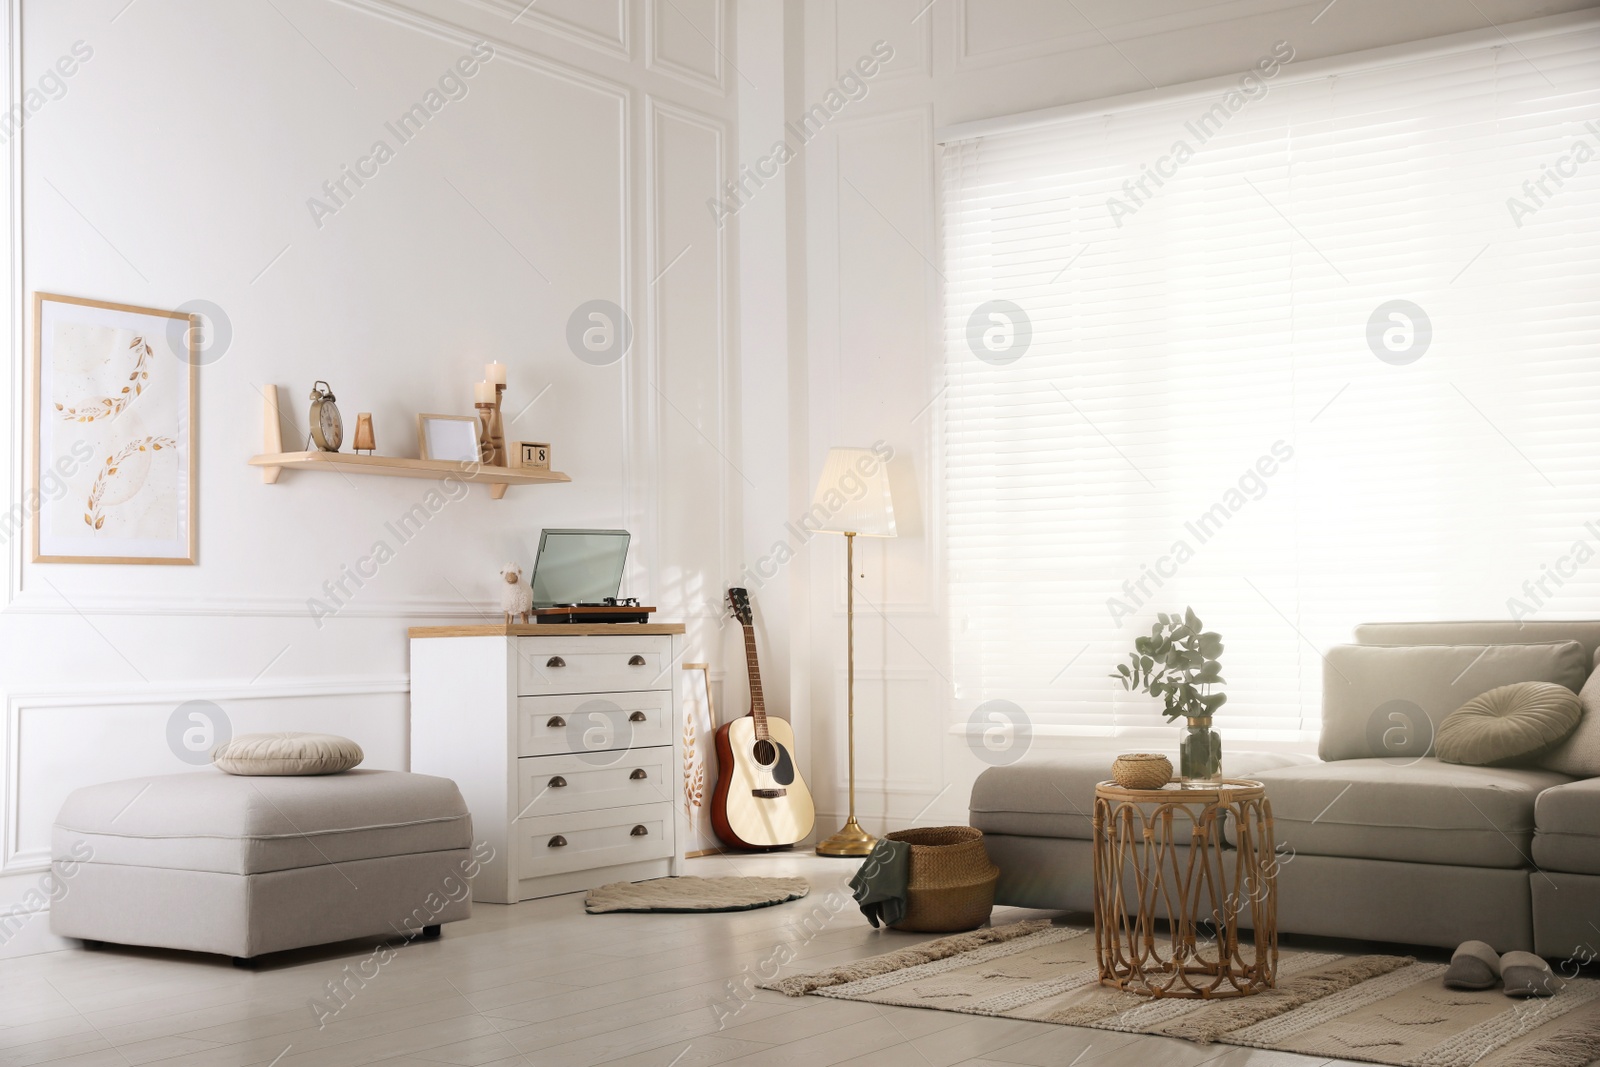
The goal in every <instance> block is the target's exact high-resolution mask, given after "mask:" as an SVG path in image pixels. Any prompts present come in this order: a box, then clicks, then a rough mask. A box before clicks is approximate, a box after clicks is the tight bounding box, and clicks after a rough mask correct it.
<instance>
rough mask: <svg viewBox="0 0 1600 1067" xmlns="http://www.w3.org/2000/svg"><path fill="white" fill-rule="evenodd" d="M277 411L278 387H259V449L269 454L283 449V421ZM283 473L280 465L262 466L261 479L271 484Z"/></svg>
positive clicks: (273, 454) (271, 454) (275, 453)
mask: <svg viewBox="0 0 1600 1067" xmlns="http://www.w3.org/2000/svg"><path fill="white" fill-rule="evenodd" d="M280 418H282V416H281V415H280V413H279V411H278V387H277V386H276V385H267V386H263V387H262V389H261V451H262V452H264V453H265V454H267V455H269V456H275V455H277V454H279V453H281V452H282V451H283V423H282V422H280V421H279V419H280ZM282 473H283V468H282V467H262V468H261V480H262V481H263V482H265V483H266V484H268V485H272V484H273V483H275V482H276V481H277V480H278V475H280V474H282Z"/></svg>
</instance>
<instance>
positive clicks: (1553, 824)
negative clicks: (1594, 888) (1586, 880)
mask: <svg viewBox="0 0 1600 1067" xmlns="http://www.w3.org/2000/svg"><path fill="white" fill-rule="evenodd" d="M1533 819H1534V823H1535V824H1536V825H1537V826H1538V830H1537V831H1536V832H1535V833H1534V835H1533V862H1534V863H1536V864H1538V865H1539V866H1540V867H1543V868H1547V869H1549V870H1552V871H1565V872H1567V873H1569V874H1600V778H1591V779H1589V780H1587V781H1583V782H1573V783H1571V784H1569V785H1558V786H1556V787H1555V788H1553V789H1546V790H1545V791H1544V792H1543V793H1540V794H1539V799H1538V800H1537V801H1536V802H1535V803H1534V806H1533Z"/></svg>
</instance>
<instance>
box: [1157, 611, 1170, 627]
mask: <svg viewBox="0 0 1600 1067" xmlns="http://www.w3.org/2000/svg"><path fill="white" fill-rule="evenodd" d="M1156 618H1158V619H1160V620H1161V625H1162V626H1165V625H1166V624H1167V620H1168V618H1169V616H1168V615H1167V613H1166V612H1164V611H1163V612H1161V613H1159V614H1158V615H1156Z"/></svg>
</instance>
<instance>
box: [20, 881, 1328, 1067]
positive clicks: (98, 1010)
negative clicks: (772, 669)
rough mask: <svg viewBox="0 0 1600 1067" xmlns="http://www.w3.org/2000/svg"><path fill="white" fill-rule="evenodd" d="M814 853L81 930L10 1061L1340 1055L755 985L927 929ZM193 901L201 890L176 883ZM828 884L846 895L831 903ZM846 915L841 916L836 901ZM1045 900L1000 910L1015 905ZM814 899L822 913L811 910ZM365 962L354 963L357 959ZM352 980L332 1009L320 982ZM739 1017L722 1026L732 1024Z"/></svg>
mask: <svg viewBox="0 0 1600 1067" xmlns="http://www.w3.org/2000/svg"><path fill="white" fill-rule="evenodd" d="M855 866H856V865H855V864H854V863H852V862H850V861H845V860H826V859H821V858H819V857H817V856H814V855H809V854H803V855H802V854H796V855H782V854H777V855H766V856H741V857H737V858H732V859H729V858H725V857H713V858H707V859H702V860H694V861H691V862H690V865H689V867H690V870H689V873H692V874H701V875H707V876H715V875H719V874H732V873H741V874H773V875H776V874H801V875H803V876H805V877H807V878H808V879H810V881H811V884H812V894H811V896H810V897H809V898H808V899H807V900H805V901H800V902H795V903H792V904H787V905H783V906H781V907H776V908H766V909H761V910H758V911H749V912H736V913H731V914H719V915H699V916H694V915H586V914H584V912H583V906H582V902H581V901H582V898H581V896H580V895H570V896H564V897H555V898H552V899H549V900H540V901H529V902H528V903H525V904H518V905H514V906H510V907H506V906H500V905H494V904H481V905H478V906H477V907H476V909H475V912H474V915H473V918H472V919H471V920H470V921H468V922H462V923H455V924H453V925H450V926H447V927H445V932H444V936H443V937H442V938H441V939H439V940H437V941H419V942H417V943H414V944H410V945H404V946H399V947H397V948H396V949H395V950H394V953H393V956H392V958H390V959H388V961H387V962H380V961H379V960H376V959H374V958H373V946H371V945H363V944H355V945H344V946H339V947H338V948H337V949H334V950H329V949H321V950H307V951H303V952H297V953H286V954H284V955H282V956H279V957H269V958H268V962H267V963H266V964H264V965H263V966H262V967H261V968H260V969H259V970H257V971H254V972H251V971H241V970H237V969H235V968H234V967H232V966H231V965H230V964H229V962H228V961H227V960H225V959H220V958H216V957H205V956H193V955H186V954H182V953H166V952H154V951H146V950H136V949H109V950H106V951H103V952H86V951H81V950H78V949H73V950H70V951H65V952H53V953H46V954H43V955H38V956H29V957H24V958H21V959H15V960H7V961H4V962H0V1067H11V1065H17V1067H21V1065H31V1064H51V1065H59V1067H68V1065H71V1067H90V1065H93V1067H102V1065H106V1067H129V1065H134V1064H148V1063H159V1064H162V1065H164V1067H167V1065H171V1067H177V1065H185V1067H187V1065H207V1067H210V1065H224V1067H239V1065H246V1064H274V1065H276V1067H348V1065H355V1064H383V1065H386V1067H421V1065H425V1064H426V1065H432V1067H438V1065H440V1064H462V1065H482V1067H514V1065H535V1067H579V1065H587V1064H602V1063H603V1064H615V1065H619V1067H622V1065H640V1067H646V1065H648V1067H692V1065H696V1064H738V1065H746V1064H762V1065H767V1064H794V1065H796V1067H826V1065H831V1064H840V1065H844V1064H849V1065H862V1067H864V1065H868V1064H870V1065H872V1067H902V1065H904V1067H952V1065H964V1067H976V1065H980V1064H1009V1065H1016V1064H1035V1065H1038V1067H1055V1065H1062V1067H1066V1065H1069V1064H1070V1065H1076V1067H1146V1065H1150V1064H1160V1065H1161V1067H1193V1065H1198V1064H1202V1063H1205V1064H1209V1065H1213V1067H1246V1065H1249V1067H1297V1065H1305V1067H1311V1065H1314V1064H1320V1063H1326V1062H1336V1061H1323V1060H1318V1059H1311V1058H1306V1057H1301V1056H1291V1055H1286V1054H1283V1053H1272V1052H1257V1051H1252V1050H1247V1049H1236V1048H1230V1047H1227V1046H1220V1045H1219V1046H1211V1047H1204V1046H1200V1045H1193V1044H1189V1043H1187V1042H1182V1041H1175V1040H1170V1039H1165V1038H1149V1037H1133V1036H1130V1035H1126V1034H1113V1033H1106V1032H1102V1031H1098V1030H1085V1029H1075V1028H1071V1027H1062V1026H1050V1025H1045V1024H1041V1023H1024V1022H1014V1021H1010V1020H1004V1019H985V1018H977V1017H972V1016H965V1015H957V1014H953V1013H949V1012H937V1011H924V1010H917V1009H910V1008H881V1007H878V1006H875V1005H869V1004H859V1003H849V1002H844V1001H834V1000H827V999H824V998H821V997H802V998H794V999H791V998H788V997H783V996H780V995H778V994H776V993H769V992H765V991H755V990H753V989H752V988H751V987H750V986H748V985H742V984H740V982H739V979H740V978H741V976H746V975H754V974H756V973H758V972H761V971H762V970H763V965H764V964H765V963H766V961H769V960H773V959H776V958H782V956H784V955H785V954H786V953H785V947H787V951H788V952H792V953H793V958H794V962H793V963H791V964H790V965H789V966H788V967H786V968H784V971H785V973H792V972H794V971H796V970H810V969H814V968H817V967H820V966H824V965H827V964H832V963H839V962H842V961H845V960H850V959H855V958H858V957H861V956H870V955H875V954H877V953H880V952H887V951H890V950H891V949H894V948H897V947H901V946H904V945H907V944H911V943H913V942H914V940H916V939H917V938H916V936H915V935H909V934H898V933H887V932H884V933H880V932H875V931H873V930H872V929H871V928H870V927H868V926H867V924H866V922H865V920H863V919H862V918H861V915H860V912H859V911H857V910H856V908H855V904H854V902H853V901H851V900H850V899H849V892H848V889H847V888H846V887H845V883H846V881H847V880H848V878H849V876H850V874H851V873H852V872H853V870H854V868H855ZM177 903H178V905H179V906H181V902H177ZM830 904H831V905H832V907H831V908H830ZM819 914H820V915H831V918H828V919H826V920H823V919H821V918H817V917H816V916H818V915H819ZM1037 914H1039V913H1033V912H1022V911H1015V910H1012V909H1002V910H999V911H996V913H995V921H996V922H1005V921H1011V920H1013V919H1018V918H1024V917H1028V916H1030V915H1037ZM808 916H810V917H813V918H812V921H811V922H810V923H809V924H805V923H803V922H802V920H804V919H806V918H807V917H808ZM346 966H349V967H350V968H351V971H350V972H348V973H349V974H354V975H357V976H369V977H364V978H363V977H356V978H348V976H347V972H346V971H345V970H344V968H345V967H346ZM340 980H346V988H347V989H348V990H349V992H348V993H347V994H346V1000H347V1003H345V1005H344V1006H343V1008H342V1009H341V1010H339V1011H338V1013H337V1014H336V1015H333V1016H331V1017H329V1018H327V1019H326V1020H325V1025H323V1026H321V1027H320V1028H319V1027H318V1025H317V1022H318V1019H317V1015H316V1012H315V1011H314V1010H313V1008H312V1007H311V1006H310V1002H311V1001H312V1000H313V998H323V999H325V1000H327V1003H328V1004H329V1005H334V1006H336V1005H337V1004H338V1003H339V1002H338V1001H335V1000H328V999H327V990H326V986H327V984H328V983H329V982H338V981H340ZM719 1021H720V1024H721V1025H720V1027H719Z"/></svg>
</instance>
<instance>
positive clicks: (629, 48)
mask: <svg viewBox="0 0 1600 1067" xmlns="http://www.w3.org/2000/svg"><path fill="white" fill-rule="evenodd" d="M465 2H466V3H469V4H471V5H472V6H473V7H477V8H481V9H483V10H484V11H488V12H491V13H493V14H495V15H498V16H500V17H502V18H507V19H514V20H515V21H516V22H517V23H522V22H527V23H530V24H531V25H533V26H537V27H538V28H540V29H541V30H543V31H544V32H546V33H549V34H550V35H552V36H554V37H559V38H561V39H562V40H564V41H571V42H572V43H573V44H581V45H583V46H585V47H587V48H593V49H595V50H596V51H598V52H602V53H604V54H606V55H609V56H614V57H615V58H617V59H622V60H625V61H629V62H631V61H632V60H633V43H632V34H631V33H630V32H629V25H628V0H614V4H615V7H616V12H617V26H618V28H619V31H620V33H619V35H618V36H616V37H608V36H606V35H605V34H603V33H600V32H598V31H597V30H594V29H591V28H590V27H588V26H584V25H582V24H580V23H577V22H573V21H572V20H570V19H563V18H558V17H557V16H555V15H552V14H550V13H548V12H546V11H544V10H542V9H541V8H540V7H539V6H538V4H536V3H535V4H528V3H525V2H524V0H465ZM586 2H587V3H591V4H596V5H597V4H598V0H586Z"/></svg>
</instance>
